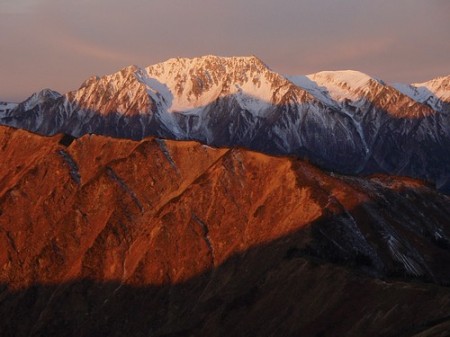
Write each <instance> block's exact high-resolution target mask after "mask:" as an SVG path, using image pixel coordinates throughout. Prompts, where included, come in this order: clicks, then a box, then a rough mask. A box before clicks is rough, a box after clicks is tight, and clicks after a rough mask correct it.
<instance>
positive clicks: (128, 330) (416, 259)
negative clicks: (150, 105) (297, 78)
mask: <svg viewBox="0 0 450 337" xmlns="http://www.w3.org/2000/svg"><path fill="white" fill-rule="evenodd" d="M0 158H1V160H0V291H1V293H0V317H1V319H0V332H1V336H125V335H126V336H189V335H192V336H413V335H417V336H440V334H442V336H445V331H446V327H448V321H449V320H450V290H449V289H448V288H447V285H448V284H449V283H450V282H449V281H450V270H448V268H447V266H448V265H449V262H450V241H449V239H448V238H449V237H450V223H449V219H450V199H449V197H447V196H444V195H441V194H439V193H437V192H436V191H434V190H433V189H431V188H429V187H427V186H425V185H424V184H422V183H421V182H419V181H415V180H412V179H406V178H392V177H385V176H374V177H371V178H367V179H363V178H350V177H343V176H336V175H333V174H330V173H326V172H323V171H321V170H319V169H317V168H315V167H313V166H312V165H310V164H308V163H305V162H302V161H298V160H296V159H293V158H281V157H270V156H266V155H262V154H259V153H255V152H250V151H246V150H242V149H213V148H210V147H207V146H204V145H201V144H199V143H195V142H175V141H164V140H158V139H152V138H149V139H145V140H143V141H140V142H134V141H129V140H119V139H109V138H105V137H99V136H84V137H82V138H80V139H76V140H73V139H71V138H69V137H63V136H60V135H58V136H54V137H50V138H48V137H41V136H37V135H33V134H30V133H27V132H25V131H20V130H15V129H10V128H6V127H2V128H0Z"/></svg>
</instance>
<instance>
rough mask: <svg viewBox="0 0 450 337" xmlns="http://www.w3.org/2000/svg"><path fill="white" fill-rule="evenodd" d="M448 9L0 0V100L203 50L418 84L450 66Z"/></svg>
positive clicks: (435, 2)
mask: <svg viewBox="0 0 450 337" xmlns="http://www.w3.org/2000/svg"><path fill="white" fill-rule="evenodd" d="M449 12H450V2H449V1H446V0H432V1H430V2H428V3H424V2H423V1H419V0H397V1H395V2H392V1H391V2H390V1H385V0H376V1H368V0H358V1H356V0H343V1H340V2H339V3H338V2H336V1H331V0H325V1H313V0H307V1H294V0H283V1H281V2H280V1H278V2H276V1H274V0H259V1H256V0H250V1H246V2H242V1H238V0H230V1H228V2H221V1H218V0H212V1H208V2H205V1H202V0H190V1H186V0H184V1H181V0H172V1H170V2H168V1H162V0H154V1H144V0H129V1H127V2H126V3H124V2H123V1H119V0H108V1H107V0H96V1H93V0H80V1H78V2H75V3H72V2H64V3H63V2H62V1H59V2H58V1H56V0H0V28H1V31H2V34H0V44H1V45H2V46H3V48H2V62H1V63H0V76H1V78H2V81H1V84H0V100H3V101H21V100H23V99H25V98H26V97H28V96H29V95H30V94H32V93H33V92H35V91H38V90H40V89H43V88H51V89H53V90H56V91H59V92H61V93H65V92H67V91H70V90H75V89H77V88H78V87H79V86H80V85H81V83H82V82H83V81H84V80H85V79H87V78H88V77H90V76H92V75H99V76H101V75H105V74H110V73H113V72H116V71H118V70H120V69H121V68H123V67H125V66H128V65H131V64H136V65H139V66H143V67H145V66H148V65H151V64H155V63H158V62H162V61H165V60H166V59H169V58H172V57H197V56H203V55H208V54H213V55H220V56H246V55H256V56H257V57H259V58H260V59H261V60H263V61H264V62H265V63H266V64H267V65H268V66H269V67H270V68H271V69H273V70H274V71H276V72H279V73H281V74H290V75H305V74H310V73H315V72H318V71H324V70H345V69H353V70H358V71H362V72H364V73H367V74H369V75H371V76H374V77H376V78H379V79H383V80H384V81H386V82H388V83H393V82H403V83H412V82H423V81H426V80H430V79H432V78H435V77H438V76H446V75H449V74H450V58H449V57H448V55H450V42H449V40H448V38H447V36H446V35H447V32H449V31H450V22H449V20H448V18H447V14H448V13H449Z"/></svg>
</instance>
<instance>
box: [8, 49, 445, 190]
mask: <svg viewBox="0 0 450 337" xmlns="http://www.w3.org/2000/svg"><path fill="white" fill-rule="evenodd" d="M449 102H450V77H442V78H438V79H435V80H432V81H430V82H426V83H421V84H413V85H404V84H396V85H392V86H391V85H388V84H386V83H384V82H383V81H381V80H377V79H375V78H372V77H370V76H368V75H366V74H363V73H360V72H356V71H335V72H320V73H317V74H312V75H308V76H292V77H289V76H288V77H286V76H282V75H280V74H277V73H276V72H273V71H272V70H270V69H269V68H268V67H267V66H266V65H265V64H264V63H263V62H261V61H260V60H259V59H258V58H256V57H230V58H225V57H216V56H206V57H201V58H194V59H182V58H177V59H170V60H168V61H166V62H163V63H160V64H156V65H153V66H150V67H147V68H139V67H136V66H130V67H127V68H125V69H122V70H121V71H119V72H117V73H115V74H112V75H108V76H103V77H92V78H90V79H88V80H87V81H86V82H85V83H83V85H82V86H81V88H80V89H79V90H76V91H73V92H69V93H67V94H65V95H60V94H58V93H56V92H54V91H51V90H44V91H42V92H40V93H37V94H35V95H33V96H32V97H30V98H29V99H28V100H26V101H25V102H23V103H21V104H19V105H17V106H14V105H11V104H10V105H3V106H0V109H1V110H0V123H1V124H4V125H9V126H14V127H19V128H24V129H27V130H30V131H33V132H37V133H40V134H44V135H53V134H56V133H65V134H68V135H72V136H74V137H79V136H81V135H83V134H87V133H94V134H99V135H107V136H112V137H117V138H129V139H136V140H139V139H142V138H144V137H146V136H157V137H162V138H168V139H176V140H198V141H200V142H202V143H205V144H209V145H213V146H240V147H246V148H249V149H252V150H257V151H262V152H266V153H270V154H280V155H285V154H290V155H296V156H299V157H301V158H307V159H309V160H310V161H311V162H313V163H315V164H318V165H320V166H321V167H323V168H326V169H328V170H333V171H338V172H341V173H346V174H360V173H363V174H364V173H374V172H387V173H390V174H398V175H408V176H412V177H419V178H422V179H426V180H428V181H430V182H432V183H433V184H435V185H436V186H437V187H438V188H439V189H441V190H443V191H447V192H448V191H450V181H449V175H450V117H449V114H450V103H449ZM2 107H3V108H2Z"/></svg>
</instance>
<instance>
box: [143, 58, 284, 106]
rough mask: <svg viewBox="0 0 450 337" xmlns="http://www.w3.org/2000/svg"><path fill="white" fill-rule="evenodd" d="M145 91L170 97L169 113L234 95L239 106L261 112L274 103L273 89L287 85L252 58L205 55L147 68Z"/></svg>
mask: <svg viewBox="0 0 450 337" xmlns="http://www.w3.org/2000/svg"><path fill="white" fill-rule="evenodd" d="M146 72H147V78H146V79H145V82H146V84H147V85H148V92H149V94H150V95H152V92H153V89H155V86H156V87H157V88H156V89H157V90H158V88H162V89H163V92H161V94H163V96H166V97H167V95H168V93H169V94H170V96H171V97H170V98H166V99H165V101H166V102H168V101H170V102H171V103H170V106H168V110H169V111H172V112H176V111H189V110H193V109H196V108H199V107H202V106H206V105H208V104H211V103H213V102H214V101H215V100H217V99H218V98H220V97H225V96H229V95H235V97H236V98H237V99H238V100H239V99H240V98H242V99H241V100H240V103H242V104H241V105H244V108H245V106H246V105H251V107H252V108H256V110H260V109H262V108H263V105H264V104H271V103H273V92H274V89H275V88H276V87H279V86H280V85H281V86H282V85H283V84H287V85H288V82H287V81H286V80H285V79H284V78H283V77H281V76H280V75H278V74H276V73H274V72H272V71H271V70H270V69H269V68H267V67H266V66H265V65H264V63H263V62H261V61H260V60H259V59H258V58H257V57H255V56H248V57H219V56H212V55H208V56H204V57H199V58H193V59H186V58H176V59H169V60H168V61H166V62H162V63H159V64H156V65H153V66H150V67H148V68H146Z"/></svg>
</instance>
